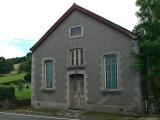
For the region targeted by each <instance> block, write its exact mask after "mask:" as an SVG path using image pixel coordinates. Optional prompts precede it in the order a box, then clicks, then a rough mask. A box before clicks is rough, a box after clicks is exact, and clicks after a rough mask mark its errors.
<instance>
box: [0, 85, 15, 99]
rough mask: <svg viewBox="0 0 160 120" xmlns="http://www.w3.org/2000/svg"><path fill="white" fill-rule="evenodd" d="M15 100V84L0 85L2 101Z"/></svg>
mask: <svg viewBox="0 0 160 120" xmlns="http://www.w3.org/2000/svg"><path fill="white" fill-rule="evenodd" d="M7 99H8V100H10V101H13V100H15V88H14V86H2V85H1V86H0V101H4V100H7Z"/></svg>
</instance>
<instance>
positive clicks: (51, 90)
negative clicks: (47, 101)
mask: <svg viewBox="0 0 160 120" xmlns="http://www.w3.org/2000/svg"><path fill="white" fill-rule="evenodd" d="M55 90H56V89H55V88H44V89H42V91H43V92H54V91H55Z"/></svg>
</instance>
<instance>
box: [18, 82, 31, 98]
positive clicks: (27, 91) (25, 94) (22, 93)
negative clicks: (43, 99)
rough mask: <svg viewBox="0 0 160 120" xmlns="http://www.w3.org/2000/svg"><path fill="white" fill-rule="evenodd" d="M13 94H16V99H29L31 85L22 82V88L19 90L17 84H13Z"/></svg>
mask: <svg viewBox="0 0 160 120" xmlns="http://www.w3.org/2000/svg"><path fill="white" fill-rule="evenodd" d="M27 87H28V88H27ZM15 95H16V99H18V100H22V99H30V98H31V85H30V84H24V88H23V89H22V90H19V89H18V86H15Z"/></svg>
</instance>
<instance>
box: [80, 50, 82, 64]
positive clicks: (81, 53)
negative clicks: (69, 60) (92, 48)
mask: <svg viewBox="0 0 160 120" xmlns="http://www.w3.org/2000/svg"><path fill="white" fill-rule="evenodd" d="M80 56H81V65H83V49H81V50H80Z"/></svg>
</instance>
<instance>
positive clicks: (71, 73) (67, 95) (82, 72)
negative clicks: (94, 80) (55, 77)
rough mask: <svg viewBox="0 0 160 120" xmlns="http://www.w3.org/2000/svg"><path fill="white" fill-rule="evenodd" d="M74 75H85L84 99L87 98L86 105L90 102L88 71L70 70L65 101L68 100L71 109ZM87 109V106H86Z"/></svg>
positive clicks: (67, 76) (67, 75) (67, 77)
mask: <svg viewBox="0 0 160 120" xmlns="http://www.w3.org/2000/svg"><path fill="white" fill-rule="evenodd" d="M73 74H83V76H84V98H85V105H86V104H87V101H88V96H87V94H88V89H87V86H88V80H87V79H88V75H87V73H86V70H70V71H67V74H66V83H65V85H66V88H67V89H66V90H65V92H66V96H65V99H66V100H67V106H68V108H70V107H71V100H70V84H71V82H70V75H73ZM84 107H85V106H84Z"/></svg>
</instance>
